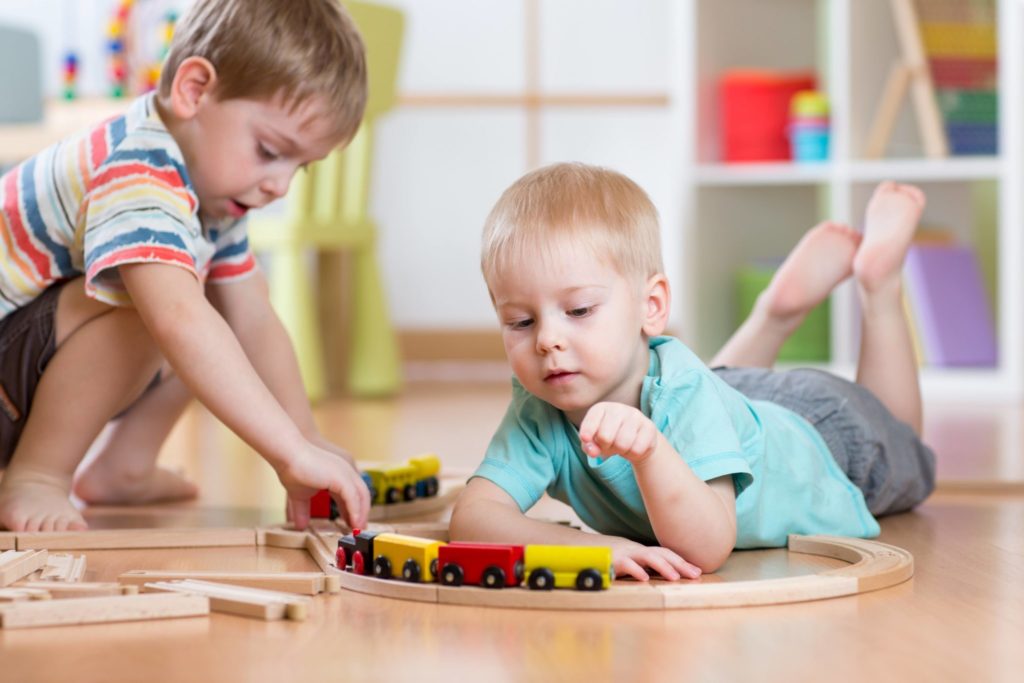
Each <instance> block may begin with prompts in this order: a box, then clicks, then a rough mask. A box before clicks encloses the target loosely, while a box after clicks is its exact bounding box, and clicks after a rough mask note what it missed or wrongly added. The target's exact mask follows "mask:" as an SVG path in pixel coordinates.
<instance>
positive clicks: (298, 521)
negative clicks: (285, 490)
mask: <svg viewBox="0 0 1024 683" xmlns="http://www.w3.org/2000/svg"><path fill="white" fill-rule="evenodd" d="M288 508H289V510H290V512H291V514H290V516H291V518H292V524H294V525H295V528H296V529H298V530H299V531H302V530H303V529H305V528H306V527H307V526H308V525H309V499H308V498H307V499H306V500H296V499H294V498H289V499H288Z"/></svg>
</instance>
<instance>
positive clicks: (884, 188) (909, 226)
mask: <svg viewBox="0 0 1024 683" xmlns="http://www.w3.org/2000/svg"><path fill="white" fill-rule="evenodd" d="M924 204H925V197H924V193H923V192H921V190H919V189H918V188H916V187H913V186H911V185H898V184H896V183H892V182H885V183H882V184H881V185H879V186H878V188H877V189H876V190H875V193H874V195H873V196H872V197H871V201H870V202H868V209H867V215H866V217H865V220H864V241H863V243H862V244H861V247H860V249H859V250H858V251H857V256H856V258H855V259H854V262H853V269H854V275H855V277H856V279H857V291H858V294H859V296H860V303H861V309H862V311H863V322H862V330H861V342H860V359H859V362H858V365H857V383H858V384H861V385H863V386H865V387H867V388H868V389H870V390H871V391H872V393H874V394H875V396H877V397H878V399H879V400H880V401H881V402H882V403H883V404H884V405H885V407H886V408H888V409H889V410H890V411H891V412H892V414H893V415H895V416H896V417H897V418H899V419H900V420H902V421H904V422H906V423H907V424H909V425H910V426H911V427H912V428H913V429H914V431H915V432H917V434H920V433H921V419H922V418H921V413H922V410H921V389H920V386H919V385H918V376H917V359H916V358H915V356H914V349H913V345H912V342H911V339H910V330H909V328H908V327H907V320H906V317H905V315H904V311H903V282H902V270H903V261H904V259H905V258H906V255H907V249H909V248H910V243H911V240H912V239H913V236H914V231H915V230H916V229H917V222H918V220H919V219H920V218H921V211H922V210H923V209H924Z"/></svg>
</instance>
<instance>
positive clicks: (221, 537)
mask: <svg viewBox="0 0 1024 683" xmlns="http://www.w3.org/2000/svg"><path fill="white" fill-rule="evenodd" d="M372 526H373V527H374V528H375V529H377V530H379V531H393V532H398V533H401V534H407V535H411V536H416V537H419V538H421V539H425V538H432V539H436V540H440V541H447V540H448V529H447V525H446V524H444V523H438V522H411V523H392V524H377V525H372ZM341 535H342V529H340V528H339V527H338V526H337V525H336V524H334V523H332V522H328V521H327V520H318V521H317V522H316V523H315V524H314V525H312V526H311V528H310V529H309V530H308V531H305V532H299V531H293V530H288V529H280V528H277V529H251V528H249V529H170V528H165V529H123V530H113V529H111V530H99V531H85V532H67V533H61V532H41V533H17V534H15V533H0V553H2V554H3V557H4V560H5V561H7V564H10V565H12V566H13V564H16V563H21V564H24V562H25V561H26V560H25V558H24V557H22V555H24V556H26V557H28V556H31V557H29V559H32V558H33V557H36V554H35V553H32V552H29V551H32V550H33V549H38V548H48V549H49V550H50V551H66V550H101V549H121V548H133V549H144V548H154V549H155V548H182V549H185V548H199V547H213V546H239V547H243V546H272V547H277V548H290V549H295V550H296V551H298V552H305V553H308V555H309V557H310V558H311V559H312V560H313V561H314V562H315V563H316V564H317V565H318V567H319V569H320V571H319V572H284V573H273V572H267V573H258V572H196V571H174V572H166V571H157V570H146V571H130V572H126V573H123V574H121V575H120V576H119V577H118V581H119V582H120V585H122V586H141V587H143V588H145V587H146V586H147V585H149V584H152V583H153V582H167V581H175V582H187V581H193V582H196V581H207V582H209V581H212V582H215V583H218V584H224V583H227V584H232V585H236V586H247V587H250V588H259V589H265V590H267V589H269V590H276V591H287V592H291V593H298V594H305V595H307V596H311V597H312V596H316V595H318V594H321V593H325V592H326V593H332V592H336V591H338V590H347V591H353V592H357V593H363V594H368V595H374V596H380V597H387V598H396V599H401V600H412V601H416V602H427V603H436V604H444V605H469V606H479V607H505V608H523V609H550V610H566V609H570V610H660V609H693V608H717V607H747V606H755V605H773V604H784V603H793V602H804V601H810V600H821V599H825V598H835V597H840V596H847V595H855V594H858V593H865V592H868V591H874V590H879V589H882V588H888V587H890V586H895V585H897V584H899V583H902V582H903V581H906V580H907V579H909V578H911V577H912V576H913V573H914V559H913V556H912V555H911V554H910V553H909V552H907V551H906V550H904V549H902V548H898V547H895V546H891V545H886V544H884V543H879V542H877V541H868V540H862V539H854V538H841V537H834V536H796V535H794V536H790V537H789V546H788V552H789V553H795V554H803V555H808V556H820V557H826V558H831V559H832V560H838V561H841V562H845V563H846V564H845V565H843V566H838V567H837V566H835V563H834V562H830V563H829V565H830V566H829V567H827V568H823V569H820V570H819V571H817V572H815V573H804V574H803V575H799V576H785V577H781V578H768V579H757V580H731V579H729V578H728V577H727V576H725V577H723V576H722V575H721V574H727V573H728V572H726V571H724V570H723V572H721V573H720V574H719V575H711V576H707V577H704V578H703V579H701V580H698V581H687V582H678V583H668V582H663V581H650V582H644V583H641V582H636V581H630V580H622V581H615V582H613V583H612V585H611V587H610V588H609V589H607V590H599V591H587V592H583V591H575V590H553V591H536V590H530V589H527V588H523V587H508V588H502V589H493V588H490V589H489V588H480V587H476V586H468V585H466V586H459V587H453V586H442V585H438V584H434V583H408V582H405V581H399V580H386V579H379V578H375V577H373V576H364V575H359V574H355V573H353V572H350V571H341V570H339V569H338V568H337V567H336V566H335V561H336V560H335V553H336V550H337V545H338V539H339V538H340V537H341ZM5 549H7V552H4V550H5ZM15 549H17V552H14V551H15ZM779 552H780V551H779V550H770V551H744V553H743V555H744V557H743V561H744V562H749V564H750V565H752V566H755V567H757V566H758V565H759V563H760V562H761V557H759V554H761V553H764V558H765V561H766V562H770V561H771V560H769V559H768V558H770V557H772V555H769V553H774V554H777V553H779ZM36 553H42V555H43V556H45V551H36ZM748 553H749V554H748ZM8 560H9V561H8ZM802 562H803V564H804V565H807V563H808V558H806V557H805V558H804V559H803V560H802ZM795 564H800V562H797V563H795ZM812 564H814V563H812ZM817 564H820V561H818V563H817ZM5 566H6V565H5ZM176 566H178V567H180V565H176ZM728 567H729V565H727V566H726V569H728ZM33 568H34V567H29V568H22V569H25V571H20V572H17V574H18V576H14V575H13V574H12V576H10V577H7V579H10V580H11V581H13V580H15V579H16V578H18V577H20V576H21V575H24V574H26V572H28V571H29V570H31V569H33ZM806 568H807V567H806V566H805V567H803V569H806ZM10 569H11V568H10V567H8V570H10ZM5 571H7V570H5ZM12 571H13V570H12ZM7 573H11V572H10V571H7ZM0 578H2V577H0ZM4 583H5V584H7V583H9V582H8V581H7V580H6V579H5V580H4ZM15 585H17V584H15ZM49 585H51V586H55V584H52V583H51V584H49ZM108 585H113V586H114V587H117V586H118V584H85V583H80V584H67V587H72V588H73V587H75V586H80V587H81V589H82V590H85V589H86V588H89V589H97V590H98V589H100V588H104V589H106V588H107V587H108ZM36 586H37V584H31V585H30V586H28V588H32V587H36ZM185 588H187V586H185ZM26 590H27V589H26ZM218 590H221V591H224V590H226V587H224V586H220V587H218ZM115 592H116V591H115ZM236 592H237V591H236ZM97 594H99V593H97ZM54 597H58V596H56V594H55V596H54ZM122 597H123V596H122ZM214 597H215V598H219V599H220V600H221V601H222V602H223V601H224V600H227V599H229V598H234V597H238V596H234V595H222V596H214ZM96 599H97V600H99V599H100V598H96ZM249 600H250V602H251V601H252V600H255V596H249ZM57 602H62V601H57ZM107 602H109V603H111V605H114V604H115V603H116V605H118V606H119V605H121V604H122V603H124V604H127V602H129V601H125V600H122V599H120V598H118V597H117V596H116V595H115V596H113V597H110V598H107ZM270 602H271V603H274V604H270V605H267V604H264V605H262V606H260V607H258V608H254V607H252V606H251V605H249V606H247V607H246V608H245V613H246V614H249V615H251V613H252V610H258V611H259V614H262V615H263V618H272V617H273V615H270V612H269V611H268V610H277V612H280V613H281V614H280V615H278V616H277V618H279V617H280V616H282V615H284V613H285V608H284V607H282V606H281V604H280V603H282V601H281V600H280V598H274V599H273V600H270ZM67 604H70V603H67ZM284 604H285V606H286V607H287V602H285V603H284ZM129 606H130V607H132V609H135V606H134V605H129ZM30 607H31V606H30ZM299 607H301V605H300V606H299ZM3 609H4V610H5V611H4V613H3V614H4V616H6V617H9V618H11V619H13V616H14V613H13V612H8V611H7V610H9V609H10V608H3ZM26 609H28V608H26ZM144 611H145V610H144ZM293 611H295V610H293ZM275 614H276V612H275ZM268 615H270V616H268ZM165 616H166V615H165ZM172 616H173V615H172ZM55 618H56V617H55ZM59 618H61V619H64V618H71V617H65V616H60V617H59ZM73 618H74V619H76V620H78V621H75V622H74V623H85V622H84V621H81V620H83V619H85V618H86V617H83V616H82V615H79V614H77V613H76V614H75V615H73ZM89 618H90V619H92V620H95V617H89ZM133 618H135V617H133ZM291 618H294V615H293V616H292V617H291ZM55 623H56V622H55ZM61 623H63V622H61ZM10 625H12V624H6V623H4V626H5V627H6V626H10Z"/></svg>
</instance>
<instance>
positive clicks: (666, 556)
mask: <svg viewBox="0 0 1024 683" xmlns="http://www.w3.org/2000/svg"><path fill="white" fill-rule="evenodd" d="M609 545H611V548H612V567H614V569H615V576H616V577H621V576H632V577H633V578H634V579H637V580H638V581H647V580H648V579H649V578H650V575H649V574H648V571H647V570H648V569H651V570H654V571H655V572H657V573H658V574H659V575H661V577H662V578H664V579H668V580H669V581H678V580H679V579H697V578H700V575H701V570H700V567H698V566H696V565H693V564H690V563H689V562H687V561H686V560H684V559H683V558H681V557H680V556H679V555H677V554H675V553H674V552H672V551H671V550H669V549H668V548H662V547H661V546H646V545H641V544H640V543H636V542H635V541H630V540H629V539H626V538H615V539H614V540H613V541H612V542H611V543H609Z"/></svg>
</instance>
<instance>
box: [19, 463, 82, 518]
mask: <svg viewBox="0 0 1024 683" xmlns="http://www.w3.org/2000/svg"><path fill="white" fill-rule="evenodd" d="M67 484H68V482H66V481H64V480H63V479H62V478H61V477H51V476H48V475H46V474H44V473H38V472H27V471H24V470H19V471H17V472H11V471H10V470H8V471H7V473H6V475H5V476H4V479H3V482H2V483H0V527H5V528H7V529H10V530H11V531H81V530H84V529H86V528H88V526H87V525H86V523H85V520H84V519H82V515H81V514H79V512H78V510H76V509H75V506H74V505H72V504H71V501H70V500H69V499H68V488H67Z"/></svg>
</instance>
